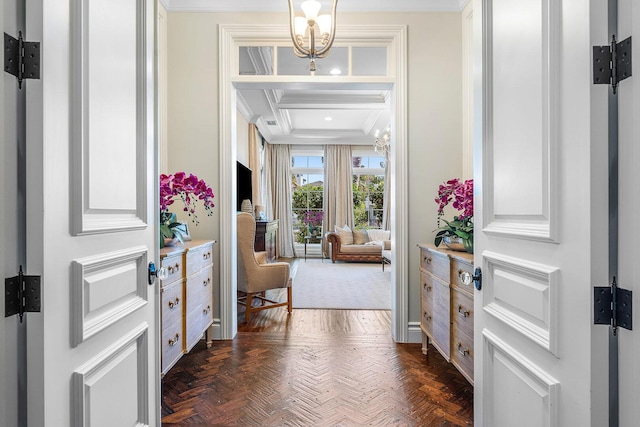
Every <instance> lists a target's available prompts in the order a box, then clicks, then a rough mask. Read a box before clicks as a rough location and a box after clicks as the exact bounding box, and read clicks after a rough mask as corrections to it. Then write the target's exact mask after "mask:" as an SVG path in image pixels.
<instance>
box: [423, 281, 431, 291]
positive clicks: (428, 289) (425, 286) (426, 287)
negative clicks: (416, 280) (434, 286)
mask: <svg viewBox="0 0 640 427" xmlns="http://www.w3.org/2000/svg"><path fill="white" fill-rule="evenodd" d="M424 288H425V289H426V291H427V292H431V286H427V284H426V283H425V284H424Z"/></svg>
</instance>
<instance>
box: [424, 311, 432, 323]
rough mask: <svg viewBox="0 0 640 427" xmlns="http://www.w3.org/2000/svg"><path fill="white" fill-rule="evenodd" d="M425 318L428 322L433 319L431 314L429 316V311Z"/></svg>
mask: <svg viewBox="0 0 640 427" xmlns="http://www.w3.org/2000/svg"><path fill="white" fill-rule="evenodd" d="M424 318H425V319H426V320H427V322H428V321H430V320H431V316H429V314H427V312H425V313H424Z"/></svg>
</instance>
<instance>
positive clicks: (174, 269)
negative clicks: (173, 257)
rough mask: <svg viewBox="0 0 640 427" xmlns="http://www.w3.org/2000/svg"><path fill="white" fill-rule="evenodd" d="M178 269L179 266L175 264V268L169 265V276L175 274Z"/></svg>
mask: <svg viewBox="0 0 640 427" xmlns="http://www.w3.org/2000/svg"><path fill="white" fill-rule="evenodd" d="M179 269H180V264H176V265H175V266H171V265H170V266H169V267H167V270H168V271H169V274H173V273H176V272H177V271H178V270H179Z"/></svg>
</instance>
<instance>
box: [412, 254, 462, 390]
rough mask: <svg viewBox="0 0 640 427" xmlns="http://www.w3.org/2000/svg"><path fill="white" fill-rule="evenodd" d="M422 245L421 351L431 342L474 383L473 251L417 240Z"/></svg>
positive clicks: (424, 351) (425, 350) (424, 350)
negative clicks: (469, 278) (467, 279)
mask: <svg viewBox="0 0 640 427" xmlns="http://www.w3.org/2000/svg"><path fill="white" fill-rule="evenodd" d="M418 247H419V248H420V289H421V298H420V307H421V312H422V316H421V319H420V328H421V329H422V332H423V341H422V351H423V353H425V354H426V352H427V344H428V342H429V340H431V344H432V345H433V346H434V347H435V348H436V349H437V350H438V351H439V352H440V353H441V354H442V356H444V358H445V359H446V360H447V361H448V362H451V363H453V365H455V367H456V368H458V370H459V371H460V372H461V373H462V375H464V377H465V378H466V379H467V380H468V381H469V382H470V383H471V384H473V311H474V308H473V284H470V285H465V284H464V283H462V278H461V276H462V273H464V272H468V273H470V274H473V255H472V254H469V253H466V252H458V251H451V250H448V249H442V248H436V247H435V246H434V245H432V244H424V243H420V244H418Z"/></svg>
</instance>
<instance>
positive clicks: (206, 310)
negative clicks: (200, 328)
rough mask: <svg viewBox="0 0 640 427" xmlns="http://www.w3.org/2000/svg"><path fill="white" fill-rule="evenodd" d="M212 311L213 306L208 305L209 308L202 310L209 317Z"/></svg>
mask: <svg viewBox="0 0 640 427" xmlns="http://www.w3.org/2000/svg"><path fill="white" fill-rule="evenodd" d="M210 311H211V306H210V305H208V306H207V308H205V309H204V310H202V314H204V315H207V314H209V312H210Z"/></svg>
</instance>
